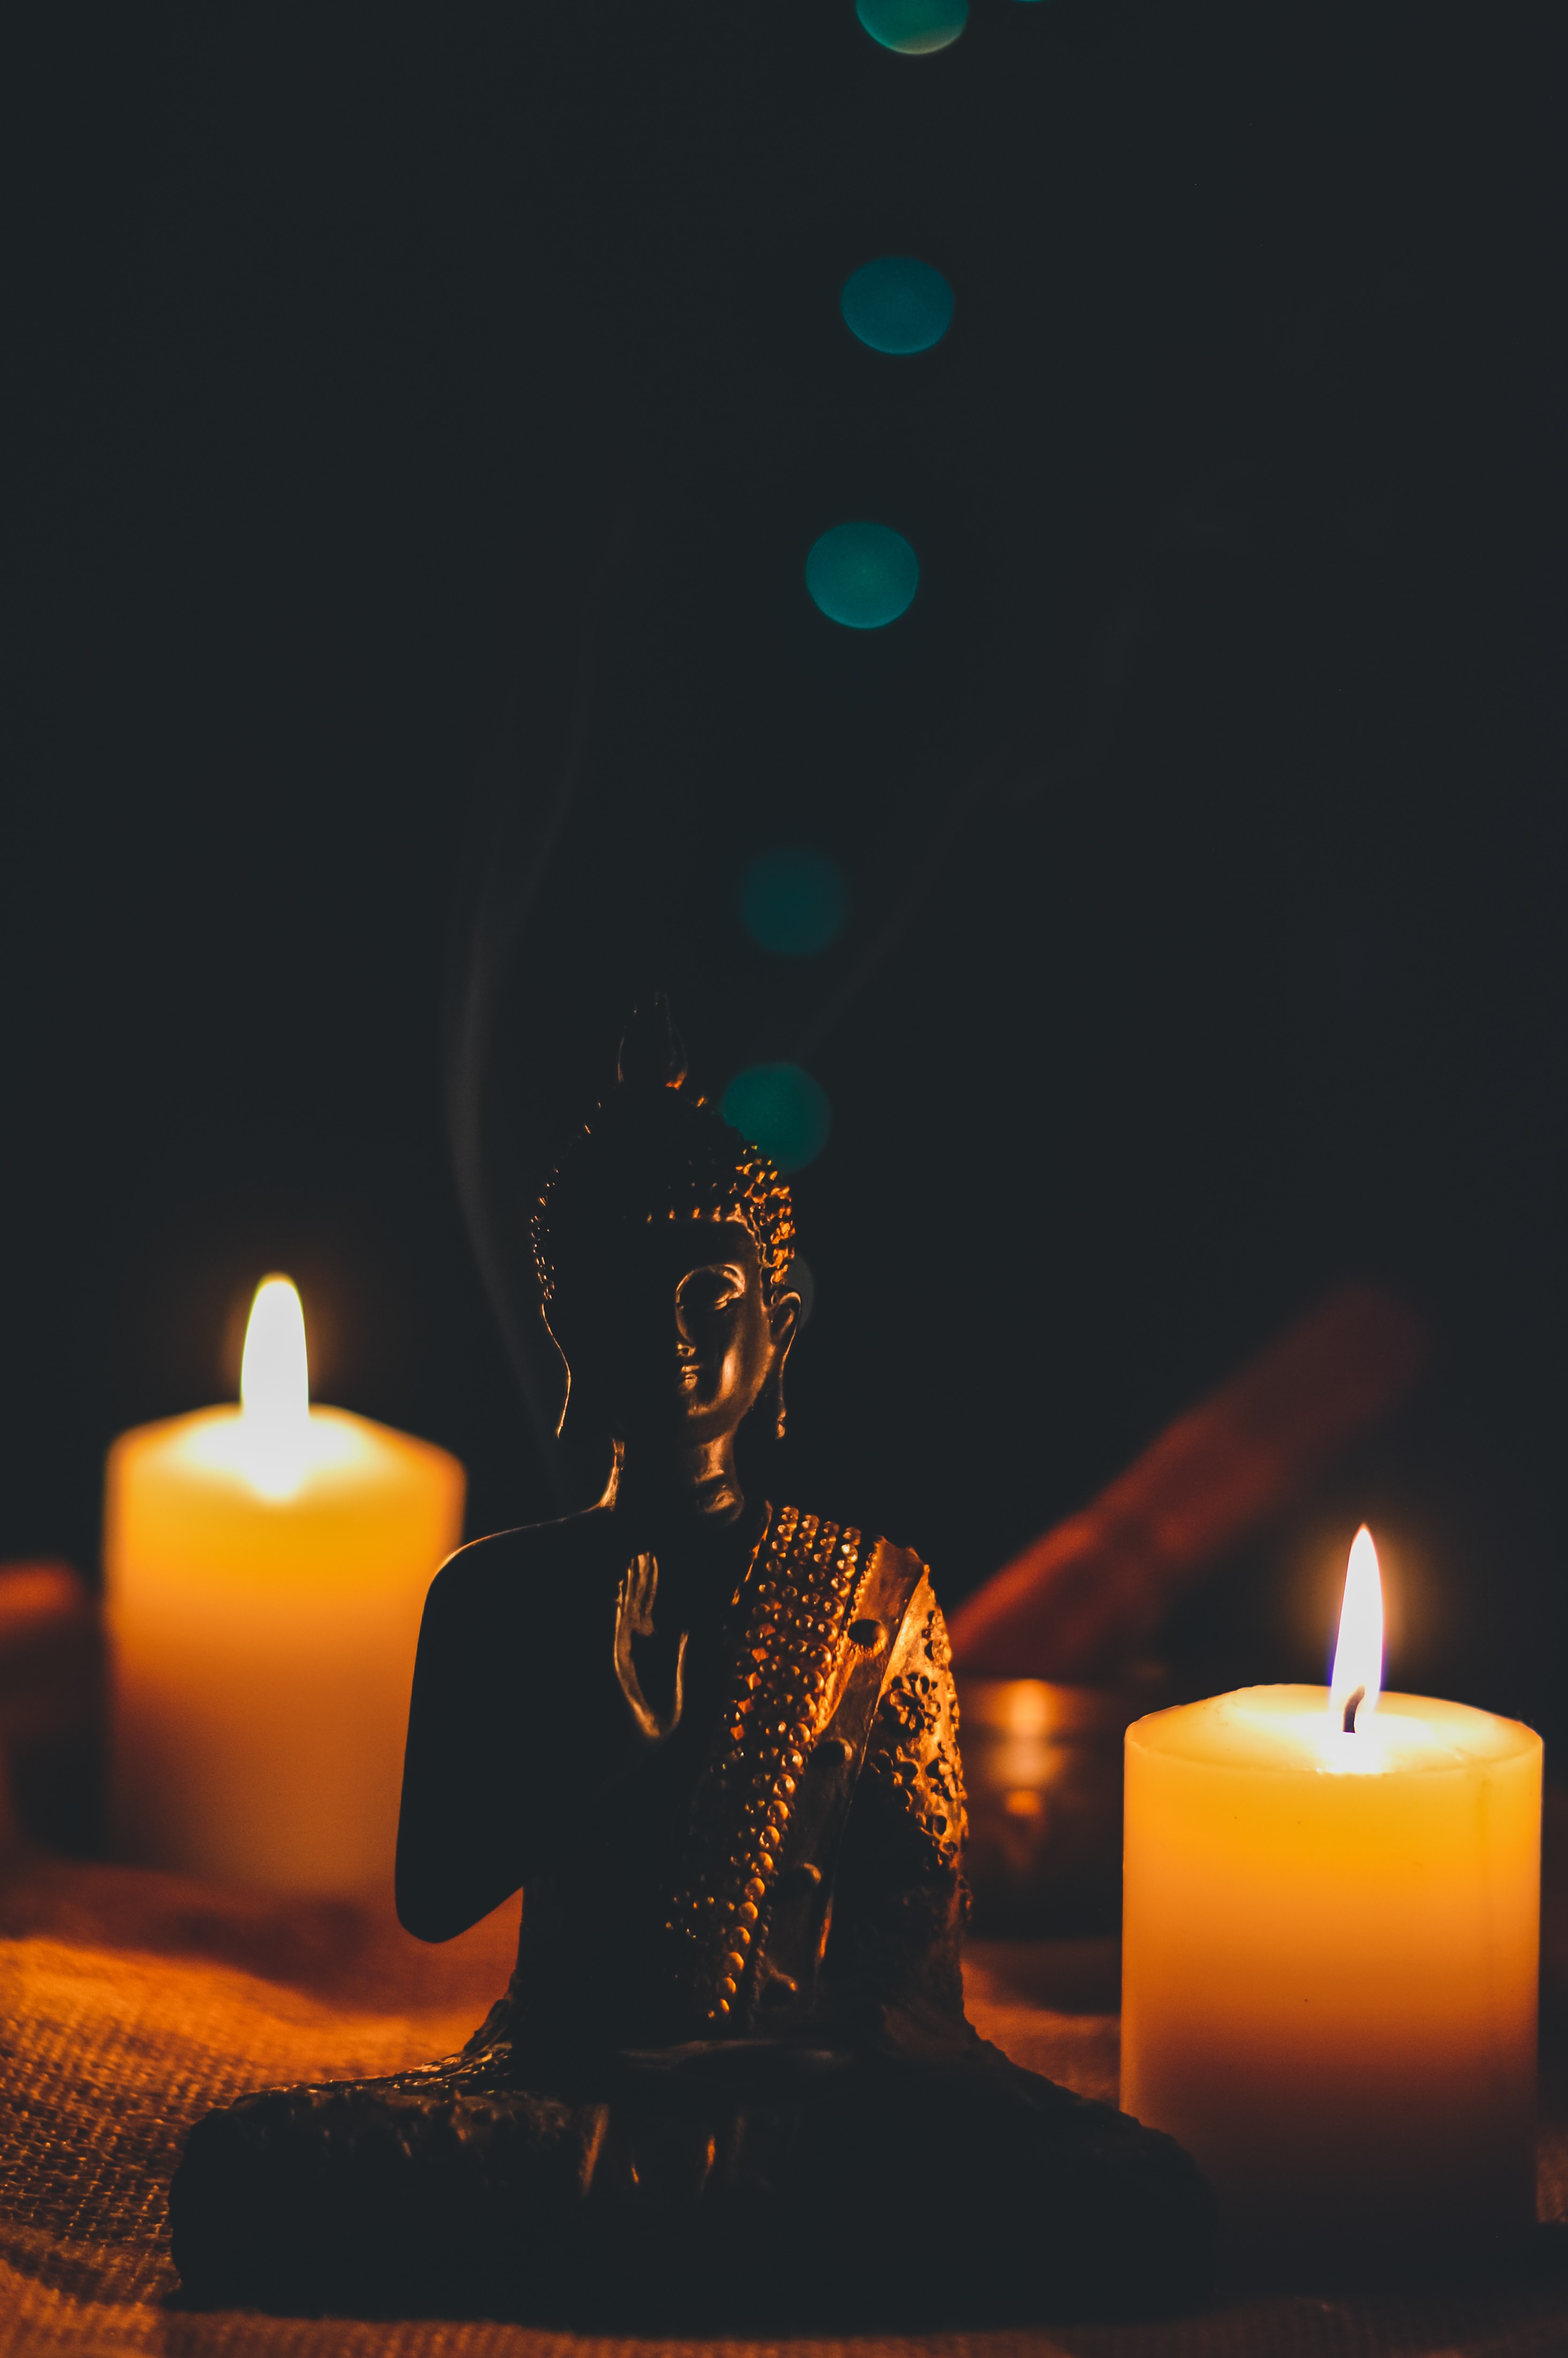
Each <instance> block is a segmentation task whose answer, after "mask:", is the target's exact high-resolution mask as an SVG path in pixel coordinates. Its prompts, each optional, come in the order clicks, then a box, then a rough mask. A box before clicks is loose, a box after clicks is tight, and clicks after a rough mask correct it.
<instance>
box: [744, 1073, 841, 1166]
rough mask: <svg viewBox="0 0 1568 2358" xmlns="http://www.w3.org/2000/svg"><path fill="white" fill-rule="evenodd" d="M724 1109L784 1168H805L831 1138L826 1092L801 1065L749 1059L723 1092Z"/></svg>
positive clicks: (830, 1119) (829, 1111) (829, 1108)
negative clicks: (757, 1061) (751, 1060)
mask: <svg viewBox="0 0 1568 2358" xmlns="http://www.w3.org/2000/svg"><path fill="white" fill-rule="evenodd" d="M719 1110H720V1112H721V1113H722V1114H723V1116H724V1119H725V1120H726V1121H728V1122H732V1123H733V1124H734V1126H735V1128H736V1129H737V1130H739V1131H740V1133H741V1137H742V1138H744V1139H747V1140H749V1141H750V1142H751V1144H752V1145H753V1146H760V1147H761V1148H762V1152H763V1153H764V1154H771V1155H772V1157H773V1161H774V1162H775V1163H777V1164H778V1166H779V1169H780V1170H781V1171H804V1169H805V1168H806V1164H807V1163H815V1162H816V1158H817V1156H818V1155H819V1154H820V1153H821V1152H822V1150H823V1148H824V1147H825V1146H826V1145H827V1133H828V1131H829V1130H831V1129H832V1127H833V1112H832V1109H831V1107H830V1106H829V1105H828V1102H827V1090H826V1089H824V1088H823V1087H822V1085H821V1083H820V1082H819V1081H814V1080H813V1079H812V1077H811V1075H810V1074H809V1073H807V1072H803V1071H802V1069H801V1067H800V1066H799V1065H747V1066H746V1069H745V1070H744V1072H741V1073H737V1074H736V1076H735V1077H734V1079H733V1080H732V1081H731V1082H730V1086H729V1087H728V1088H727V1089H726V1090H725V1092H724V1097H723V1100H722V1103H721V1105H720V1107H719Z"/></svg>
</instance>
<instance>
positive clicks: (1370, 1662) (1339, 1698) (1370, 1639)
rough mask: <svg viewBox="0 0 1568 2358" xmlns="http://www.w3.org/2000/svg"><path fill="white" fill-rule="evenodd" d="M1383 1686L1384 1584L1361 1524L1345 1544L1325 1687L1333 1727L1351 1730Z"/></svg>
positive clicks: (1368, 1534) (1365, 1717)
mask: <svg viewBox="0 0 1568 2358" xmlns="http://www.w3.org/2000/svg"><path fill="white" fill-rule="evenodd" d="M1382 1685H1383V1584H1382V1580H1381V1577H1380V1575H1379V1571H1378V1551H1377V1549H1376V1548H1375V1547H1374V1546H1373V1544H1372V1534H1371V1532H1370V1531H1368V1529H1367V1526H1366V1524H1365V1523H1363V1524H1362V1526H1361V1528H1360V1530H1359V1531H1357V1534H1356V1537H1355V1539H1354V1540H1353V1541H1351V1544H1350V1562H1349V1563H1348V1565H1347V1566H1346V1574H1345V1602H1344V1605H1343V1606H1341V1608H1340V1614H1339V1643H1338V1644H1337V1645H1336V1648H1335V1650H1334V1676H1333V1679H1332V1680H1331V1682H1330V1683H1329V1690H1328V1716H1329V1720H1330V1723H1331V1725H1333V1726H1335V1727H1336V1728H1344V1729H1346V1730H1347V1731H1354V1730H1355V1729H1356V1728H1357V1727H1359V1726H1361V1725H1364V1724H1365V1722H1366V1721H1367V1720H1368V1718H1369V1717H1370V1715H1371V1714H1372V1713H1373V1712H1374V1711H1375V1710H1376V1709H1377V1706H1378V1697H1379V1694H1380V1693H1381V1692H1382Z"/></svg>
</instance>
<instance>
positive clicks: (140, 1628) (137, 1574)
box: [103, 1278, 464, 1892]
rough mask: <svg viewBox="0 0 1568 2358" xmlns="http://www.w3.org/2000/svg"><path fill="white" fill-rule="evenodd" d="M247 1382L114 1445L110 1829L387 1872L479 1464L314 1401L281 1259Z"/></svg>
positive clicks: (141, 1845) (334, 1869) (233, 1860)
mask: <svg viewBox="0 0 1568 2358" xmlns="http://www.w3.org/2000/svg"><path fill="white" fill-rule="evenodd" d="M240 1395H241V1405H240V1407H239V1408H238V1409H233V1408H214V1409H205V1410H202V1411H201V1412H200V1413H198V1414H196V1415H194V1416H181V1417H174V1418H171V1419H170V1420H168V1422H164V1423H159V1424H147V1425H142V1426H140V1427H139V1428H138V1429H137V1430H136V1431H135V1432H133V1433H122V1434H121V1436H120V1438H119V1440H118V1441H116V1442H115V1444H114V1447H113V1449H112V1450H111V1451H110V1453H109V1464H108V1473H107V1487H106V1493H105V1501H104V1538H103V1559H104V1574H105V1591H106V1600H105V1601H106V1608H107V1616H108V1624H109V1632H110V1641H111V1648H112V1660H113V1664H114V1733H113V1749H114V1776H113V1783H114V1825H115V1833H116V1841H117V1846H118V1848H119V1850H120V1853H121V1855H123V1856H125V1857H129V1858H133V1859H137V1860H141V1861H143V1862H145V1863H146V1864H149V1865H155V1866H177V1867H184V1868H188V1869H190V1870H191V1871H193V1872H195V1873H199V1874H205V1875H212V1876H220V1877H227V1878H229V1879H230V1880H232V1881H236V1882H244V1883H254V1884H265V1885H269V1886H271V1887H274V1888H277V1889H293V1890H311V1891H341V1892H349V1891H355V1890H363V1889H367V1888H370V1887H374V1886H377V1885H381V1886H384V1887H386V1888H387V1889H389V1890H390V1888H391V1882H392V1868H393V1858H394V1854H395V1847H396V1834H397V1807H398V1798H399V1790H400V1786H401V1779H402V1766H403V1745H404V1738H405V1736H406V1730H407V1722H408V1693H409V1687H410V1685H411V1682H412V1679H413V1672H414V1655H415V1649H416V1644H417V1642H418V1631H419V1616H420V1612H421V1610H422V1607H423V1605H424V1598H425V1591H426V1589H427V1587H428V1585H429V1583H430V1580H431V1577H432V1575H433V1574H434V1573H435V1572H436V1570H437V1568H438V1565H439V1564H440V1563H441V1561H442V1559H443V1558H444V1557H445V1556H447V1555H449V1553H450V1552H451V1551H452V1549H453V1548H454V1547H456V1546H457V1544H458V1542H459V1541H460V1537H461V1527H462V1509H463V1485H464V1476H463V1469H462V1467H461V1466H460V1465H459V1463H458V1461H457V1459H456V1458H455V1457H452V1456H449V1455H448V1453H447V1452H446V1451H445V1450H444V1449H437V1448H435V1447H433V1446H432V1445H431V1444H429V1443H428V1442H425V1441H416V1440H414V1439H413V1438H412V1437H411V1436H410V1435H409V1434H407V1433H394V1432H392V1431H390V1430H389V1429H388V1428H387V1427H386V1426H385V1425H382V1424H373V1423H371V1422H369V1420H368V1419H366V1418H364V1417H360V1416H351V1415H349V1414H348V1413H347V1412H345V1411H343V1410H341V1409H330V1408H313V1407H312V1406H311V1405H310V1400H309V1377H308V1367H307V1363H306V1354H305V1322H304V1317H303V1314H302V1312H301V1309H300V1304H299V1296H298V1295H297V1293H296V1292H295V1290H294V1288H293V1286H292V1285H291V1284H290V1283H289V1282H288V1281H287V1278H269V1279H268V1280H267V1281H266V1282H265V1284H264V1285H263V1286H262V1287H261V1288H260V1289H259V1291H258V1292H257V1294H256V1298H255V1301H254V1304H253V1305H252V1310H251V1318H250V1325H249V1328H248V1330H247V1332H246V1336H245V1352H244V1362H243V1368H242V1372H241V1379H240Z"/></svg>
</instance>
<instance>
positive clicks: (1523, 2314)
mask: <svg viewBox="0 0 1568 2358" xmlns="http://www.w3.org/2000/svg"><path fill="white" fill-rule="evenodd" d="M515 1939H516V1909H515V1904H514V1906H513V1907H511V1908H509V1909H503V1910H501V1911H499V1912H498V1914H497V1915H496V1916H495V1917H493V1918H492V1919H490V1920H488V1921H487V1922H486V1923H485V1924H482V1925H480V1926H478V1927H476V1928H475V1931H473V1932H472V1933H470V1934H468V1935H466V1936H465V1937H464V1939H463V1940H461V1941H460V1942H453V1943H451V1944H449V1947H447V1948H446V1949H442V1950H436V1951H431V1950H424V1949H420V1948H418V1947H417V1945H416V1943H414V1942H408V1941H406V1939H405V1937H404V1936H403V1935H402V1934H401V1933H399V1932H398V1931H397V1930H396V1928H395V1925H392V1924H390V1923H384V1922H379V1921H377V1920H374V1919H373V1918H372V1917H371V1916H369V1915H367V1914H364V1913H362V1912H360V1911H356V1910H353V1909H348V1908H342V1907H333V1906H330V1905H327V1904H324V1903H308V1904H305V1905H302V1906H297V1907H292V1908H279V1907H276V1906H273V1905H271V1904H270V1903H267V1902H265V1901H261V1900H257V1899H254V1898H243V1897H241V1896H237V1895H231V1894H224V1893H221V1892H219V1891H216V1890H213V1889H209V1888H205V1887H200V1886H198V1885H194V1884H189V1883H185V1882H182V1881H180V1880H178V1878H175V1877H161V1876H153V1875H137V1874H135V1873H134V1872H132V1871H130V1870H115V1869H106V1868H85V1867H66V1866H60V1865H59V1864H58V1863H53V1864H43V1863H38V1862H35V1863H32V1864H25V1863H24V1864H21V1865H17V1866H13V1869H12V1871H11V1873H10V1874H9V1876H8V1877H5V1879H4V1880H0V2041H3V2049H4V2053H3V2085H0V2353H4V2358H12V2353H27V2358H35V2353H36V2354H37V2358H57V2353H58V2358H119V2353H158V2354H159V2358H340V2353H341V2358H361V2353H388V2354H389V2358H390V2353H397V2358H403V2353H407V2358H611V2353H615V2358H620V2353H625V2358H633V2354H634V2353H652V2352H654V2351H658V2350H660V2349H665V2348H667V2349H669V2350H671V2351H676V2350H678V2351H683V2352H684V2351H686V2350H688V2349H689V2350H693V2351H695V2350H697V2349H698V2348H701V2349H707V2350H712V2351H715V2352H717V2351H720V2350H730V2349H734V2350H737V2351H739V2350H741V2349H747V2350H751V2351H755V2352H757V2353H759V2358H760V2353H762V2350H763V2349H764V2348H774V2349H776V2348H780V2347H788V2346H789V2345H778V2344H774V2345H763V2344H760V2343H751V2344H741V2343H708V2344H665V2345H661V2344H658V2343H654V2342H635V2341H615V2342H611V2341H609V2340H604V2339H596V2338H590V2337H586V2336H585V2337H580V2338H578V2337H572V2336H570V2335H566V2334H561V2333H554V2332H545V2331H534V2330H530V2329H526V2328H524V2327H520V2326H509V2325H492V2324H482V2323H440V2322H429V2321H421V2322H417V2323H407V2324H397V2325H386V2324H371V2323H363V2322H356V2321H353V2320H341V2319H323V2320H280V2319H271V2318H263V2317H260V2316H256V2315H254V2314H247V2313H242V2312H234V2311H227V2312H222V2313H209V2314H202V2313H196V2312H192V2311H188V2310H184V2309H181V2308H180V2307H179V2306H178V2285H177V2279H176V2277H175V2275H174V2271H173V2269H172V2268H171V2266H170V2265H169V2261H168V2239H167V2232H166V2227H165V2220H164V2209H165V2198H166V2190H167V2188H168V2179H169V2175H170V2172H171V2170H172V2169H173V2166H174V2161H175V2157H176V2154H177V2152H178V2146H179V2141H180V2138H181V2136H183V2134H184V2132H185V2130H186V2128H187V2127H188V2126H189V2124H190V2123H191V2122H192V2121H193V2120H195V2119H196V2118H197V2117H198V2115H200V2114H201V2113H202V2112H204V2111H205V2110H207V2109H208V2107H209V2106H211V2105H212V2104H219V2103H222V2102H224V2101H226V2100H227V2099H228V2098H229V2097H231V2096H232V2095H235V2094H237V2093H239V2092H240V2091H241V2090H243V2089H245V2088H252V2087H256V2086H261V2085H265V2084H266V2083H268V2082H277V2081H286V2080H290V2079H301V2078H317V2077H335V2076H343V2075H348V2074H357V2073H368V2072H382V2071H394V2070H396V2069H399V2068H401V2067H403V2066H405V2065H406V2064H409V2063H413V2062H416V2061H425V2060H427V2059H428V2058H430V2057H432V2056H434V2055H438V2054H439V2053H441V2052H443V2051H446V2050H449V2049H450V2048H452V2047H454V2046H456V2045H457V2044H458V2043H459V2042H460V2040H461V2039H463V2038H464V2037H466V2036H467V2034H468V2032H469V2031H470V2030H471V2029H472V2028H473V2027H474V2025H475V2024H476V2023H477V2021H478V2020H479V2018H480V2017H481V2014H482V2013H483V2011H484V2009H485V2006H486V2005H487V2004H488V2001H489V1999H490V1998H491V1997H492V1996H494V1995H495V1993H496V1992H497V1991H498V1990H499V1988H500V1987H501V1985H502V1984H503V1981H504V1978H505V1975H506V1973H507V1970H508V1968H509V1965H510V1962H511V1954H512V1951H513V1949H514V1944H515ZM968 1985H969V1996H970V2006H971V2011H972V2013H973V2015H974V2017H975V2019H976V2020H977V2022H978V2023H979V2026H980V2028H982V2029H983V2030H984V2031H985V2032H986V2033H987V2035H988V2036H989V2037H991V2038H994V2039H996V2040H997V2041H998V2043H999V2044H1000V2045H1001V2046H1003V2047H1005V2048H1006V2049H1007V2050H1008V2051H1009V2052H1010V2053H1011V2054H1012V2055H1013V2056H1014V2057H1015V2059H1016V2060H1017V2061H1019V2062H1021V2063H1024V2064H1027V2065H1028V2066H1029V2067H1030V2068H1031V2069H1033V2070H1035V2071H1046V2072H1049V2073H1050V2074H1051V2075H1052V2076H1053V2077H1054V2078H1057V2079H1060V2080H1063V2081H1065V2082H1067V2083H1068V2084H1069V2085H1070V2086H1073V2087H1076V2088H1077V2089H1078V2090H1080V2091H1081V2092H1082V2093H1085V2094H1087V2095H1093V2096H1100V2097H1108V2096H1114V2093H1115V2087H1116V2061H1117V2057H1116V2018H1115V2015H1114V2013H1113V2012H1111V2011H1109V2010H1108V2008H1109V2006H1111V2005H1112V2004H1113V2003H1114V1954H1113V1952H1108V1951H1107V1950H1104V1949H1101V1948H1097V1947H1095V1946H1093V1945H1090V1944H1078V1945H1076V1946H1065V1947H1060V1948H1054V1949H1053V1948H1046V1947H1037V1946H1033V1945H1028V1946H1025V1945H1022V1944H1019V1945H1016V1946H1013V1947H1011V1948H1008V1947H1003V1946H1000V1945H994V1946H988V1947H984V1948H981V1949H979V1950H978V1951H977V1952H975V1954H974V1955H973V1956H972V1958H971V1960H970V1963H969V1967H968ZM1551 2093H1552V2091H1551V2090H1550V2089H1549V2095H1550V2094H1551ZM1548 2116H1549V2126H1548V2129H1547V2131H1546V2133H1545V2134H1544V2135H1543V2138H1542V2152H1541V2165H1542V2167H1541V2212H1542V2217H1543V2219H1545V2220H1548V2221H1552V2222H1563V2221H1568V2136H1565V2135H1564V2133H1563V2130H1562V2129H1561V2128H1560V2127H1558V2126H1557V2125H1555V2121H1556V2119H1557V2113H1556V2108H1555V2106H1554V2104H1552V2103H1549V2105H1548ZM934 2161H935V2165H936V2169H937V2173H938V2176H939V2174H940V2167H941V2164H940V2158H939V2157H934ZM921 2217H922V2213H921V2211H920V2207H919V2205H918V2204H914V2203H912V2211H911V2226H912V2234H918V2233H919V2232H920V2220H921ZM1563 2245H1568V2227H1563V2226H1555V2227H1547V2228H1543V2229H1542V2231H1541V2250H1540V2252H1539V2254H1538V2255H1536V2258H1535V2261H1534V2263H1533V2264H1532V2265H1531V2266H1530V2267H1528V2268H1527V2269H1525V2270H1522V2271H1521V2272H1520V2273H1519V2276H1518V2277H1516V2278H1515V2279H1514V2280H1511V2281H1509V2282H1507V2283H1499V2284H1495V2285H1491V2286H1487V2287H1485V2288H1478V2289H1474V2290H1469V2291H1465V2292H1463V2293H1450V2294H1447V2295H1445V2296H1441V2297H1440V2296H1437V2295H1433V2296H1430V2297H1426V2298H1415V2297H1396V2296H1392V2295H1388V2296H1379V2297H1377V2298H1368V2299H1356V2300H1350V2299H1341V2300H1332V2301H1325V2300H1308V2299H1245V2300H1243V2299H1230V2300H1223V2301H1221V2302H1220V2303H1218V2304H1217V2306H1216V2307H1215V2308H1214V2309H1211V2310H1210V2311H1208V2312H1207V2313H1206V2314H1205V2315H1203V2316H1201V2317H1195V2318H1191V2319H1186V2320H1179V2321H1175V2322H1170V2323H1164V2324H1157V2325H1136V2326H1127V2325H1123V2326H1073V2327H1063V2328H1055V2329H1053V2330H1051V2331H1035V2332H992V2333H983V2334H972V2335H956V2334H942V2335H931V2336H926V2337H922V2338H920V2339H918V2340H912V2341H906V2342H897V2341H892V2340H866V2341H861V2342H852V2343H845V2344H836V2343H834V2342H831V2341H820V2340H819V2341H816V2342H803V2343H801V2344H798V2345H795V2347H797V2348H798V2350H799V2352H800V2358H808V2353H816V2358H836V2353H837V2351H838V2349H840V2348H844V2349H846V2350H853V2351H855V2352H856V2353H860V2358H884V2353H888V2358H892V2353H897V2354H898V2358H916V2353H922V2358H949V2354H950V2358H1012V2353H1019V2358H1023V2353H1032V2358H1056V2353H1060V2358H1380V2353H1398V2358H1407V2353H1408V2358H1438V2353H1445V2358H1446V2353H1453V2358H1461V2353H1463V2358H1511V2353H1518V2358H1537V2353H1540V2358H1547V2353H1552V2358H1562V2353H1568V2252H1565V2250H1564V2249H1563Z"/></svg>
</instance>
